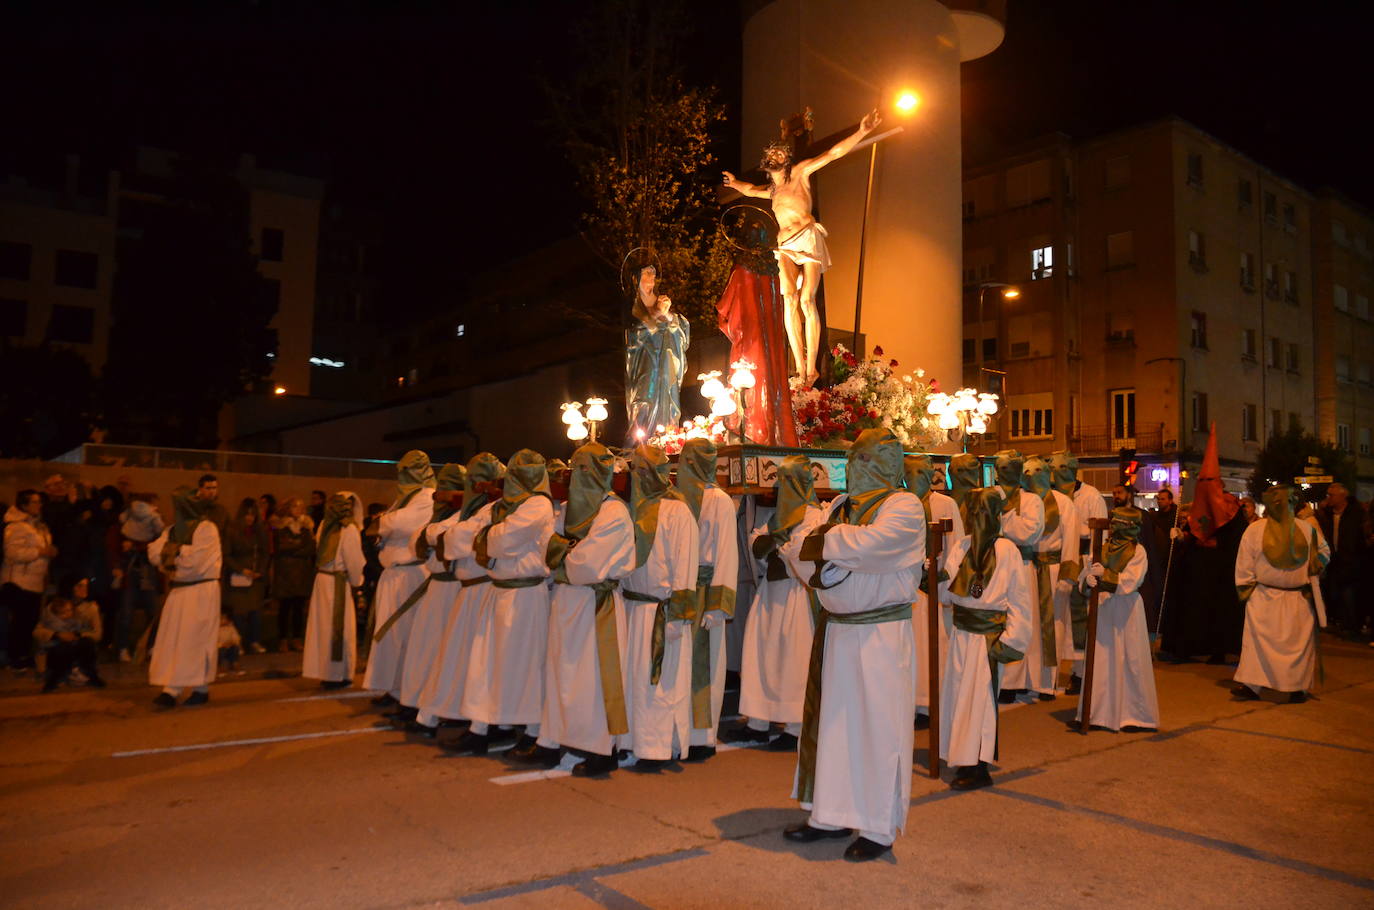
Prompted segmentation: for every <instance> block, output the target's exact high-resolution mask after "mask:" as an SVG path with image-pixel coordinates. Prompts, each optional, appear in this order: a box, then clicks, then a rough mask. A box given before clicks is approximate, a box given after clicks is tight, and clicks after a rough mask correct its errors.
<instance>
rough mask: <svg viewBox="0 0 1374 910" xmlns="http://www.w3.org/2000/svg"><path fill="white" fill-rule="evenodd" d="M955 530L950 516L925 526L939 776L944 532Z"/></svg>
mask: <svg viewBox="0 0 1374 910" xmlns="http://www.w3.org/2000/svg"><path fill="white" fill-rule="evenodd" d="M952 530H954V522H953V521H951V520H950V519H948V518H941V519H940V520H938V521H932V522H931V523H930V526H929V528H927V529H926V553H927V554H928V555H929V556H930V568H929V569H928V570H927V571H926V629H927V634H928V638H929V641H928V642H927V647H926V651H927V652H928V653H929V655H930V661H929V662H930V666H929V667H928V668H927V670H928V671H929V677H930V699H929V700H930V761H929V762H928V764H929V765H930V776H931V777H933V778H935V777H939V776H940V554H941V553H942V552H943V551H944V548H945V535H946V534H948V533H949V532H950V531H952Z"/></svg>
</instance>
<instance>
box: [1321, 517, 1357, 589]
mask: <svg viewBox="0 0 1374 910" xmlns="http://www.w3.org/2000/svg"><path fill="white" fill-rule="evenodd" d="M1364 518H1365V515H1364V506H1362V505H1360V504H1359V503H1358V502H1356V501H1355V500H1354V499H1349V500H1347V501H1346V504H1345V511H1343V512H1341V516H1340V533H1339V534H1337V533H1336V530H1337V529H1336V514H1335V513H1334V512H1333V511H1332V510H1331V507H1330V506H1322V507H1321V508H1320V509H1318V510H1317V524H1319V525H1321V529H1322V534H1323V535H1324V536H1325V537H1326V542H1327V544H1328V545H1329V546H1330V547H1331V564H1330V565H1329V566H1327V569H1326V577H1327V579H1328V580H1329V581H1331V582H1334V583H1336V584H1344V583H1347V582H1353V581H1356V580H1357V579H1358V577H1359V573H1360V565H1361V563H1362V562H1363V561H1364V559H1365V557H1366V556H1367V555H1368V545H1367V543H1366V542H1365V521H1364Z"/></svg>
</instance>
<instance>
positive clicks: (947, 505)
mask: <svg viewBox="0 0 1374 910" xmlns="http://www.w3.org/2000/svg"><path fill="white" fill-rule="evenodd" d="M930 518H931V521H940V520H941V519H944V518H948V519H950V521H951V523H952V524H953V528H952V529H951V530H949V531H946V532H945V536H944V541H943V547H942V549H941V553H945V552H948V550H949V548H950V547H951V546H953V545H954V542H955V541H956V540H958V539H959V538H961V537H963V536H964V521H963V519H962V518H961V517H960V516H959V504H958V503H957V502H955V501H954V499H953V498H952V497H949V496H946V495H945V494H944V493H941V492H939V491H938V490H937V491H933V492H932V493H931V494H930ZM941 558H943V557H941ZM935 574H936V575H937V576H938V575H939V574H940V573H939V572H938V571H936V573H935ZM924 576H925V561H924V560H922V561H921V564H920V565H919V566H917V567H916V583H917V584H918V585H919V584H920V582H921V579H922V578H923V577H924ZM911 628H912V632H914V633H915V635H916V660H915V669H916V713H917V714H929V713H930V671H929V670H928V669H927V668H928V667H929V666H930V598H929V597H927V596H926V595H925V594H924V593H920V594H917V596H916V603H914V604H912V605H911ZM937 634H938V635H939V637H940V642H939V647H940V656H939V661H938V663H937V666H939V667H940V672H941V673H944V666H945V654H946V653H947V652H948V650H949V611H948V610H943V611H941V617H940V623H939V625H938V626H937Z"/></svg>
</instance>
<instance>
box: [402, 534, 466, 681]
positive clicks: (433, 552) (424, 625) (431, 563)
mask: <svg viewBox="0 0 1374 910" xmlns="http://www.w3.org/2000/svg"><path fill="white" fill-rule="evenodd" d="M461 517H462V516H461V514H460V513H459V512H456V511H455V512H454V513H453V514H452V515H450V516H448V517H447V518H444V519H442V520H441V521H432V522H430V523H429V524H428V525H426V526H425V530H424V539H425V543H426V544H427V545H428V547H429V555H428V556H427V557H426V558H425V571H426V572H428V573H429V578H428V582H427V584H428V586H427V587H426V588H425V593H424V594H422V595H421V596H420V602H419V603H417V604H416V605H415V606H414V607H413V608H412V611H411V612H413V613H414V614H415V617H414V619H412V620H411V623H410V635H409V636H408V638H407V642H406V655H405V664H404V665H403V667H402V669H401V694H400V696H399V698H400V701H401V704H403V705H405V706H406V707H408V708H418V707H419V706H420V694H421V693H422V692H423V691H424V688H425V683H427V682H428V681H429V677H430V672H431V671H432V670H433V668H434V665H435V663H436V662H437V661H438V659H439V650H440V649H441V648H442V647H443V643H444V629H445V628H446V627H447V626H448V621H449V619H450V618H451V617H452V614H453V605H454V603H455V602H456V601H457V600H458V594H459V592H461V591H462V590H463V586H462V585H461V584H460V583H459V581H458V576H457V575H455V574H453V572H452V571H450V569H449V564H448V560H446V559H443V558H442V557H441V555H440V553H439V552H438V550H437V549H435V547H436V546H437V544H438V542H439V536H440V535H441V534H443V533H444V532H445V531H448V530H449V529H451V528H452V527H454V526H455V525H457V524H458V521H459V519H460V518H461Z"/></svg>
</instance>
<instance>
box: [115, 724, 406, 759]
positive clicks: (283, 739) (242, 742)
mask: <svg viewBox="0 0 1374 910" xmlns="http://www.w3.org/2000/svg"><path fill="white" fill-rule="evenodd" d="M390 729H391V728H390V727H354V728H353V729H351V730H325V731H324V732H322V733H297V734H295V735H292V736H260V737H257V738H255V739H228V740H224V741H223V742H217V743H195V744H193V745H189V746H166V747H164V748H161V749H132V750H130V751H128V752H115V753H114V754H112V755H111V756H110V757H111V758H132V757H134V756H135V755H160V754H163V753H166V752H195V751H197V750H199V749H223V748H226V747H229V746H260V745H263V744H266V743H287V742H291V741H293V740H297V739H322V738H324V737H326V736H352V735H354V734H357V733H381V732H382V731H384V730H390Z"/></svg>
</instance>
